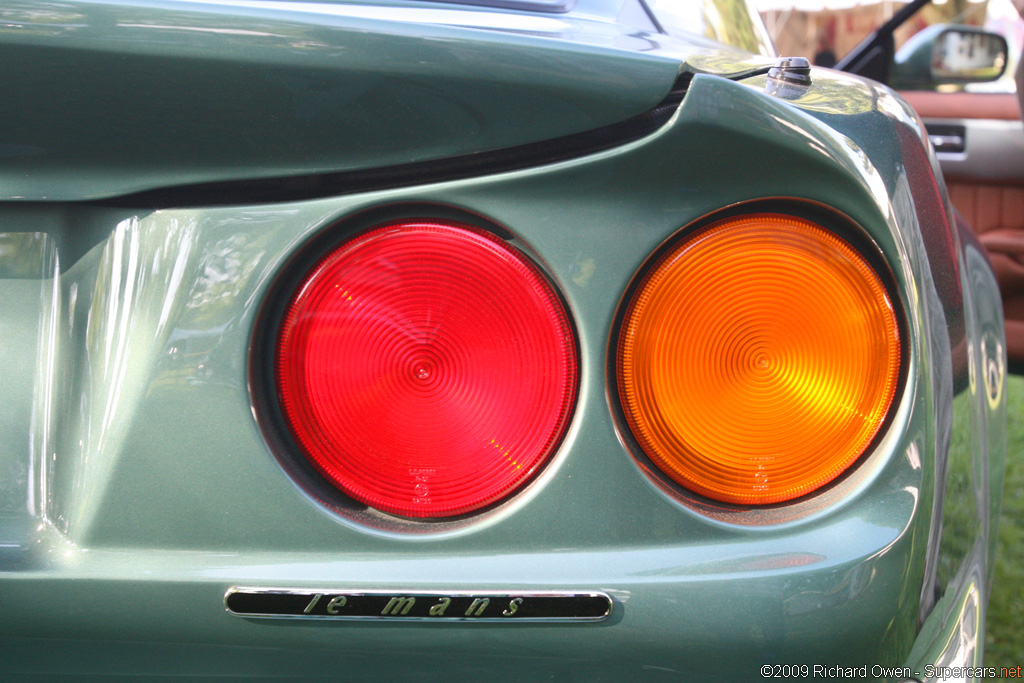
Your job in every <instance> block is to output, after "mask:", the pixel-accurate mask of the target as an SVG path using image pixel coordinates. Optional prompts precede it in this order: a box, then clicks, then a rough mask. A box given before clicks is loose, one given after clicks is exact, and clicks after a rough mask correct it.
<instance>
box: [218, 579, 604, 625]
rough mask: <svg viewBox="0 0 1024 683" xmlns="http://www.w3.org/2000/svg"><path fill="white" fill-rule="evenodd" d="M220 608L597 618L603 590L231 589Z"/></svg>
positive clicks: (334, 614)
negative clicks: (538, 591)
mask: <svg viewBox="0 0 1024 683" xmlns="http://www.w3.org/2000/svg"><path fill="white" fill-rule="evenodd" d="M224 606H225V608H227V611H228V612H230V613H231V614H234V615H237V616H240V617H259V618H264V619H268V618H269V619H336V620H391V621H486V622H499V621H601V620H603V619H607V618H608V616H609V615H610V614H611V612H612V599H611V598H610V597H608V596H607V595H606V594H604V593H477V592H463V591H457V592H448V593H422V592H417V591H407V592H401V591H339V590H331V589H326V590H300V589H290V588H274V589H268V588H237V587H236V588H231V589H229V590H228V592H227V594H226V595H225V596H224Z"/></svg>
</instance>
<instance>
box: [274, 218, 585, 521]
mask: <svg viewBox="0 0 1024 683" xmlns="http://www.w3.org/2000/svg"><path fill="white" fill-rule="evenodd" d="M275 378H276V382H277V391H278V396H279V400H280V403H281V406H282V411H283V413H284V417H285V421H286V422H287V423H288V426H289V428H290V430H291V433H292V435H293V437H294V439H295V440H296V442H297V443H298V444H299V447H300V448H301V450H302V451H303V453H304V455H305V456H306V457H307V458H308V459H309V461H310V462H311V463H312V465H313V466H314V467H315V468H316V469H317V470H318V471H319V472H320V473H321V474H322V475H323V476H324V477H326V478H327V479H328V480H329V481H330V482H331V483H332V484H334V485H335V486H336V487H338V488H339V489H341V490H342V491H343V492H345V493H346V494H347V495H349V496H350V497H352V498H354V499H355V500H357V501H360V502H362V503H365V504H366V505H369V506H371V507H373V508H376V509H378V510H382V511H385V512H390V513H393V514H397V515H402V516H407V517H417V518H440V517H451V516H455V515H461V514H465V513H468V512H472V511H474V510H479V509H480V508H483V507H486V506H488V505H491V504H492V503H495V502H497V501H499V500H500V499H502V498H504V497H505V496H507V495H509V494H510V493H512V492H513V491H514V490H516V489H517V488H518V487H520V486H521V485H522V484H524V483H525V482H526V481H527V480H528V479H529V478H530V477H531V476H532V475H533V474H534V473H535V472H536V471H537V470H538V468H540V467H541V466H542V465H543V464H544V463H545V462H546V461H547V459H548V458H549V457H550V456H551V454H552V453H553V451H554V450H555V448H556V447H557V445H558V443H559V441H560V439H561V437H562V435H563V434H564V432H565V428H566V425H567V423H568V420H569V417H570V414H571V412H572V408H573V405H574V401H575V397H576V385H577V359H576V345H575V341H574V337H573V333H572V329H571V326H570V323H569V319H568V316H567V314H566V312H565V310H564V307H563V305H562V303H561V301H560V299H559V297H558V296H557V294H556V293H555V292H554V290H553V289H552V287H551V285H550V284H548V282H547V280H546V279H545V277H544V276H543V274H542V273H541V272H540V271H539V270H538V269H537V268H536V266H534V265H533V264H532V263H531V262H530V261H528V260H527V259H526V258H525V257H524V256H523V255H522V254H521V253H520V252H519V251H517V250H516V249H514V248H512V247H511V246H509V245H508V244H506V243H505V242H503V241H501V240H499V239H497V238H496V237H494V236H492V235H491V234H489V233H486V232H484V231H482V230H479V229H477V228H474V227H470V226H467V225H462V224H458V223H451V222H444V223H441V222H426V221H417V222H401V223H394V224H389V225H385V226H382V227H379V228H376V229H373V230H371V231H369V232H366V233H363V234H361V235H358V236H356V237H355V238H353V239H352V240H350V241H348V242H346V243H344V244H342V245H340V246H339V247H337V248H336V249H334V250H333V251H331V252H330V253H328V254H327V255H326V256H325V257H324V258H323V259H321V260H320V261H319V263H317V265H316V266H314V267H313V268H312V269H311V270H310V272H309V273H308V274H307V275H306V276H305V277H304V278H303V280H302V283H301V285H300V286H299V288H298V289H297V290H296V293H295V294H294V296H293V298H292V300H291V302H290V303H289V304H288V307H287V309H286V310H285V314H284V318H283V322H282V324H281V328H280V332H279V336H278V346H277V352H276V358H275Z"/></svg>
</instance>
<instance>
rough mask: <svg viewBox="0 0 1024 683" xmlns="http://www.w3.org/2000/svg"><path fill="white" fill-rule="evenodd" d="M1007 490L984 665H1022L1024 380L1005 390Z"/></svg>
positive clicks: (1015, 378) (1014, 379) (1013, 381)
mask: <svg viewBox="0 0 1024 683" xmlns="http://www.w3.org/2000/svg"><path fill="white" fill-rule="evenodd" d="M1007 398H1008V399H1009V420H1008V422H1009V424H1008V432H1009V433H1008V435H1007V442H1006V485H1005V488H1004V489H1003V514H1002V519H1001V520H1000V523H999V550H998V555H997V556H996V574H995V581H994V583H993V585H992V594H991V596H990V597H989V603H988V623H987V634H986V638H985V665H986V666H997V667H999V666H1006V667H1013V666H1017V665H1018V664H1024V598H1022V597H1021V590H1022V589H1024V377H1020V376H1016V375H1014V376H1011V377H1010V379H1009V382H1008V385H1007Z"/></svg>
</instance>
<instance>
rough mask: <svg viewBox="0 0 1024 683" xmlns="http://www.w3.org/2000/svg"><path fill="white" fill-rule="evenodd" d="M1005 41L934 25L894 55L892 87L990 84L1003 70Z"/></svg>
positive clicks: (983, 33) (972, 29) (968, 28)
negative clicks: (988, 82)
mask: <svg viewBox="0 0 1024 683" xmlns="http://www.w3.org/2000/svg"><path fill="white" fill-rule="evenodd" d="M1008 54H1009V47H1008V46H1007V44H1006V39H1005V38H1003V37H1002V36H1001V35H999V34H998V33H991V32H989V31H984V30H982V29H979V28H975V27H973V26H959V25H952V24H936V25H935V26H930V27H928V28H926V29H924V30H923V31H921V32H920V33H918V34H916V35H915V36H914V37H912V38H911V39H910V40H908V41H907V42H906V44H905V45H904V46H903V47H902V48H900V50H899V51H898V52H897V53H896V60H895V64H894V65H893V67H894V68H893V73H892V86H893V87H894V88H897V89H903V90H928V89H932V88H934V87H935V86H938V85H950V84H955V85H962V84H965V83H984V82H986V81H994V80H996V79H997V78H999V77H1000V76H1002V75H1003V72H1004V71H1006V60H1007V55H1008Z"/></svg>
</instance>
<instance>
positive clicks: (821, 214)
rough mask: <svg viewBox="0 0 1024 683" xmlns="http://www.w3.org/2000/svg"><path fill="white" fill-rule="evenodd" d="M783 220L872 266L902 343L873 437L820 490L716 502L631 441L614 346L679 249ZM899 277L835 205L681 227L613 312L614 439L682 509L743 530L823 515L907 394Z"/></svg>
mask: <svg viewBox="0 0 1024 683" xmlns="http://www.w3.org/2000/svg"><path fill="white" fill-rule="evenodd" d="M761 213H764V214H781V215H788V216H792V217H794V218H798V219H801V220H805V221H810V222H812V223H815V224H817V225H818V226H820V227H822V228H825V229H826V230H827V231H829V232H831V233H833V234H834V235H836V236H838V237H839V238H841V239H842V240H843V241H845V242H846V243H847V244H848V245H849V246H851V247H852V248H853V249H854V250H855V251H856V252H857V253H858V254H859V255H860V256H861V257H862V258H863V259H864V260H865V261H866V262H867V264H868V265H869V266H870V268H871V269H872V270H873V271H874V272H875V274H876V275H877V276H878V278H879V280H880V281H881V283H882V285H883V287H884V289H885V290H886V293H887V294H888V297H889V301H890V302H891V304H892V307H893V313H894V317H895V321H896V327H897V332H898V337H899V343H900V349H901V358H900V362H899V367H898V374H897V378H896V381H895V388H894V393H893V398H892V401H891V403H890V405H889V408H888V411H887V413H886V415H885V417H884V419H883V420H882V422H881V423H880V426H879V428H878V430H877V432H876V433H875V435H874V437H873V438H872V439H871V440H870V442H869V443H868V444H867V446H866V447H865V448H864V449H863V451H862V453H861V455H860V456H859V457H858V458H856V459H855V460H854V461H853V462H852V463H851V464H850V465H849V466H848V467H847V468H846V469H845V470H844V471H843V472H842V473H841V474H839V475H838V476H837V477H835V478H834V479H833V480H832V481H830V482H828V483H827V484H824V485H823V486H821V487H820V488H818V489H815V490H813V491H811V492H809V493H806V494H804V495H802V496H800V497H797V498H793V499H790V500H786V501H781V502H775V503H762V504H741V503H729V502H723V501H719V500H715V499H712V498H709V497H706V496H704V495H702V494H700V493H697V492H695V491H693V490H691V489H688V488H686V487H685V486H683V485H682V484H680V483H678V482H676V481H675V480H674V479H672V478H671V477H670V476H669V475H668V474H667V473H666V472H664V471H663V470H662V469H661V467H660V466H659V465H658V464H657V463H655V462H654V461H653V460H652V459H651V458H650V457H649V456H648V455H647V453H646V452H645V449H644V447H643V446H642V444H641V443H640V441H639V439H638V438H637V437H636V436H635V435H634V433H633V429H632V427H631V426H630V420H629V418H628V417H627V413H626V408H625V407H624V397H623V396H622V395H621V394H620V386H619V376H618V373H619V348H620V343H621V339H622V335H623V334H624V331H625V322H626V317H627V314H628V313H629V310H630V308H631V305H632V302H633V300H634V298H635V296H636V294H637V292H638V291H639V290H640V289H641V288H642V287H643V286H644V284H645V282H646V281H647V279H648V277H649V275H650V274H651V273H652V271H654V270H655V269H656V268H657V267H658V265H659V264H660V263H661V262H662V261H663V260H664V258H666V256H668V255H669V254H671V253H672V252H673V251H674V250H675V249H676V248H677V247H678V246H679V245H681V244H682V243H684V242H686V241H687V240H689V239H690V238H691V237H693V236H694V235H696V234H697V233H699V232H701V231H702V230H704V229H705V228H708V227H709V226H712V225H713V224H716V223H719V222H722V221H725V220H728V219H732V218H738V217H741V216H746V215H751V214H761ZM897 282H898V281H897V278H896V276H895V274H894V273H893V271H892V269H891V267H890V265H889V261H888V260H887V259H886V257H885V255H884V253H883V251H882V249H881V248H880V246H879V245H878V243H877V242H876V241H875V240H874V239H873V238H872V237H871V235H870V233H869V232H868V231H867V230H865V229H864V228H862V227H861V226H860V225H858V224H857V223H856V222H855V221H854V220H852V219H851V218H849V217H848V216H846V215H844V214H842V213H841V212H839V211H837V210H836V209H834V208H833V207H830V206H827V205H824V204H820V203H817V202H812V201H807V200H803V199H797V198H771V199H763V200H752V201H747V202H740V203H737V204H735V205H732V206H729V207H726V208H723V209H720V210H718V211H714V212H711V213H708V214H706V215H704V216H701V217H700V218H698V219H696V220H694V221H691V222H690V223H687V224H685V225H683V226H682V227H680V228H679V229H678V230H676V231H675V232H673V233H672V234H671V235H670V236H669V237H668V238H666V239H665V240H664V241H663V242H662V243H661V244H659V245H658V247H657V248H656V249H655V250H654V251H653V252H652V253H651V254H650V255H648V256H647V258H646V259H644V261H643V263H642V265H641V266H640V267H639V268H638V269H637V270H636V272H635V273H634V275H633V277H632V278H631V280H630V282H629V284H628V286H627V287H626V288H625V290H624V291H623V294H622V296H621V298H620V300H619V303H618V305H617V307H616V312H615V317H614V321H613V324H612V327H611V330H610V334H609V338H608V346H607V350H606V382H607V387H608V391H607V393H608V403H609V409H610V411H611V413H612V416H613V418H614V420H615V425H616V430H617V432H618V435H619V438H620V440H621V441H622V443H623V444H624V445H625V447H626V449H627V450H628V452H629V455H630V456H631V457H632V459H633V460H634V462H635V464H636V465H637V467H638V468H639V469H640V470H641V471H642V472H643V473H644V474H645V475H646V476H647V478H648V479H649V480H650V481H651V482H652V483H654V484H655V485H656V487H657V488H658V489H659V490H661V491H662V492H663V493H664V494H666V495H668V496H669V497H670V498H672V499H673V500H675V501H676V502H678V503H681V504H683V505H684V506H685V507H687V508H689V509H692V510H694V511H697V512H699V513H701V514H702V515H705V516H708V517H712V518H715V519H719V520H722V521H728V522H730V523H737V524H741V525H755V526H756V525H762V524H773V523H781V522H784V521H791V520H792V519H794V517H799V516H802V515H803V514H804V513H805V512H806V511H807V510H811V509H820V508H821V506H822V505H828V504H831V503H833V502H836V501H837V500H838V499H839V498H838V497H837V496H836V495H835V494H837V493H838V494H839V495H840V496H842V495H845V494H846V493H847V492H848V491H849V490H850V485H851V482H853V481H859V480H860V479H861V477H860V475H861V474H863V473H864V470H866V469H868V468H866V467H865V463H866V462H867V461H869V460H872V459H873V456H874V455H876V454H877V451H878V446H879V444H881V443H882V442H883V441H884V440H885V439H886V437H887V435H888V434H889V432H890V429H891V426H892V424H893V422H894V421H895V420H896V418H897V415H898V414H899V413H900V410H901V408H902V404H903V398H904V394H905V392H906V384H907V379H908V376H909V372H910V367H911V364H912V360H911V355H912V354H913V349H912V348H911V346H910V342H909V323H908V320H907V314H906V309H905V304H904V300H903V298H902V297H901V296H900V288H899V286H898V284H897Z"/></svg>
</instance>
